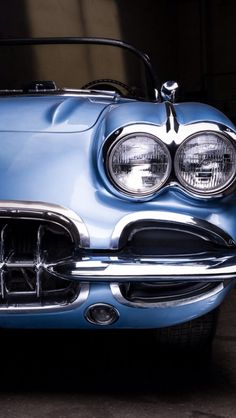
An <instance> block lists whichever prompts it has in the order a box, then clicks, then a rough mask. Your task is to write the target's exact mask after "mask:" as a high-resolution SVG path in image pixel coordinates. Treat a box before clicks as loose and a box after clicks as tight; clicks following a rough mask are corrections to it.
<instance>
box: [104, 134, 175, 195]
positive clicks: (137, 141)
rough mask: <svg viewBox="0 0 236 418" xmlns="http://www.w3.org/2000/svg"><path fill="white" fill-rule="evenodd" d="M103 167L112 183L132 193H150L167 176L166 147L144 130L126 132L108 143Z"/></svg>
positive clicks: (168, 157)
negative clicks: (140, 131)
mask: <svg viewBox="0 0 236 418" xmlns="http://www.w3.org/2000/svg"><path fill="white" fill-rule="evenodd" d="M106 166H107V171H108V174H109V177H110V178H111V180H112V182H113V183H114V185H115V186H116V187H117V188H118V189H119V190H121V191H123V192H126V193H128V194H131V195H134V196H146V195H151V194H153V193H154V192H155V191H157V190H158V189H160V187H162V185H163V184H164V183H165V181H166V180H167V178H168V176H169V174H170V170H171V158H170V153H169V151H168V149H167V147H166V146H165V145H164V144H163V143H162V142H161V141H160V140H159V139H158V138H156V137H155V136H153V135H150V134H145V133H135V134H131V135H127V136H125V137H123V138H121V139H120V140H118V141H116V142H115V143H113V144H112V145H111V147H110V148H109V150H108V153H107V164H106Z"/></svg>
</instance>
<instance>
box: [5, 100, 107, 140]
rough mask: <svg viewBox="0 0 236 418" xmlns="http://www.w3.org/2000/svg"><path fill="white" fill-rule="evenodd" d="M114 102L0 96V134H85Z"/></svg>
mask: <svg viewBox="0 0 236 418" xmlns="http://www.w3.org/2000/svg"><path fill="white" fill-rule="evenodd" d="M111 102H112V99H109V100H107V99H102V98H100V99H98V100H96V99H93V98H87V97H86V98H84V97H78V96H77V97H76V96H75V97H67V96H33V97H32V96H16V97H0V115H1V118H0V132H9V131H10V132H58V133H62V132H64V133H65V132H68V133H69V132H82V131H86V130H87V129H89V128H91V127H92V126H93V125H94V124H95V123H96V121H97V119H98V117H99V115H100V114H101V113H102V112H103V110H104V109H105V108H106V107H107V106H108V105H109V104H110V103H111ZM16 115H17V117H16Z"/></svg>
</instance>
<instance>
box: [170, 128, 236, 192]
mask: <svg viewBox="0 0 236 418" xmlns="http://www.w3.org/2000/svg"><path fill="white" fill-rule="evenodd" d="M235 153H236V151H235V147H234V145H233V143H232V142H231V141H230V140H229V139H228V138H226V137H225V136H224V135H221V134H218V133H215V132H204V133H198V134H195V135H193V136H192V137H190V138H188V139H187V140H186V141H184V142H183V144H182V145H180V147H179V148H178V150H177V153H176V156H175V172H176V176H177V177H178V179H179V181H180V183H181V184H182V185H183V186H185V187H186V188H187V189H189V190H190V191H193V192H197V193H200V194H207V193H208V194H214V193H216V192H220V191H222V190H223V189H225V188H226V187H227V186H228V185H229V184H230V183H231V182H232V180H233V178H234V177H235V159H236V158H235Z"/></svg>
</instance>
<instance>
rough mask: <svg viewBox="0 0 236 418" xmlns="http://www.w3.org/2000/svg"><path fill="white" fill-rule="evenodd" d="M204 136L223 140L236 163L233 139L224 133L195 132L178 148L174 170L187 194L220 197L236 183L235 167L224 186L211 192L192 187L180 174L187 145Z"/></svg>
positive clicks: (235, 148)
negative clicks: (182, 154) (180, 164)
mask: <svg viewBox="0 0 236 418" xmlns="http://www.w3.org/2000/svg"><path fill="white" fill-rule="evenodd" d="M201 135H202V136H203V135H212V136H216V137H218V138H220V139H221V140H223V141H224V142H225V143H226V144H227V145H228V146H230V147H231V149H232V151H233V154H234V160H233V162H234V163H235V162H236V146H235V143H234V142H233V140H232V138H230V137H229V136H228V135H226V134H225V133H223V132H218V131H217V132H216V131H199V132H195V133H193V134H192V135H190V136H189V137H187V138H185V139H184V141H183V142H182V143H181V144H180V145H179V146H178V148H177V150H176V153H175V158H174V170H175V175H176V178H177V180H178V182H179V183H180V185H181V187H183V189H184V190H186V191H187V192H189V193H190V194H191V195H195V196H198V197H203V198H204V197H211V196H219V195H222V193H224V192H225V191H226V190H228V189H229V188H230V187H231V186H232V184H233V183H234V182H235V178H236V167H235V165H234V167H235V168H234V169H233V170H232V173H231V174H230V176H229V178H228V179H227V180H226V181H225V183H224V184H221V185H219V186H217V187H214V188H211V189H209V190H206V189H200V188H197V187H194V186H191V184H189V183H188V182H187V181H185V180H184V179H183V177H182V175H181V174H180V168H179V161H180V157H179V156H180V153H181V152H182V151H183V148H184V147H185V146H186V144H187V143H188V142H190V141H191V140H193V139H194V138H195V137H200V136H201Z"/></svg>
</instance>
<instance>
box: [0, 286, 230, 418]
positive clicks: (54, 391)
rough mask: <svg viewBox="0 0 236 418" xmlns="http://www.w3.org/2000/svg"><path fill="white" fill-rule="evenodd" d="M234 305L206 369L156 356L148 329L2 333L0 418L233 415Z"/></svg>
mask: <svg viewBox="0 0 236 418" xmlns="http://www.w3.org/2000/svg"><path fill="white" fill-rule="evenodd" d="M235 301H236V290H234V291H233V292H232V293H231V296H230V297H229V298H228V299H227V301H226V302H225V304H224V305H223V308H222V311H221V316H220V324H219V327H218V332H217V336H216V338H215V342H214V347H213V355H212V360H211V361H209V362H207V363H206V364H203V362H200V363H197V362H195V361H193V362H192V363H189V361H187V360H186V359H179V360H177V359H173V358H169V357H167V356H166V357H167V358H163V357H161V358H160V357H158V356H157V351H156V349H155V346H154V345H153V336H152V335H151V334H150V333H146V332H142V333H137V332H116V333H110V332H100V333H97V332H96V333H86V332H74V331H73V332H42V331H40V332H33V333H32V332H19V331H18V332H13V331H10V332H9V331H7V332H5V331H4V332H3V334H2V337H1V338H2V341H1V347H2V358H1V366H0V367H1V368H0V418H34V417H35V418H36V417H37V418H42V417H43V418H44V417H47V418H64V417H70V418H77V417H81V418H117V417H119V418H154V417H155V418H156V417H161V418H169V417H171V418H173V417H179V418H185V417H186V418H226V417H227V418H229V417H230V418H231V417H232V418H233V417H236V396H235V395H236V303H235Z"/></svg>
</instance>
